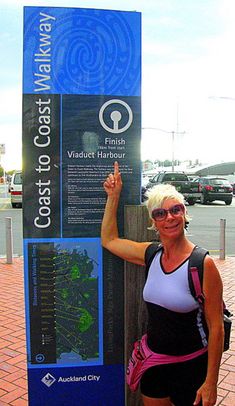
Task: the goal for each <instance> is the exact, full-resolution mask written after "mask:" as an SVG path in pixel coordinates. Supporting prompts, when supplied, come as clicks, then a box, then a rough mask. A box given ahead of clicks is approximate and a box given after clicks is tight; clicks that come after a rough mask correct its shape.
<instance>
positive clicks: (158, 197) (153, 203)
mask: <svg viewBox="0 0 235 406" xmlns="http://www.w3.org/2000/svg"><path fill="white" fill-rule="evenodd" d="M145 195H146V197H147V200H146V201H145V205H146V207H147V209H148V213H149V217H150V219H152V211H153V210H154V209H158V208H161V207H162V206H163V203H164V202H165V200H168V199H176V200H178V201H179V203H182V204H184V202H185V201H184V196H183V195H182V193H180V192H178V191H177V190H176V188H175V186H173V185H170V184H165V183H164V184H159V185H156V186H154V187H153V188H151V189H149V190H147V192H146V193H145ZM184 218H185V223H186V226H187V224H188V223H189V220H190V217H189V215H188V214H187V212H186V210H185V215H184ZM150 229H153V230H155V229H156V228H155V226H154V225H153V226H152V227H150Z"/></svg>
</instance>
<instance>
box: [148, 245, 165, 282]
mask: <svg viewBox="0 0 235 406" xmlns="http://www.w3.org/2000/svg"><path fill="white" fill-rule="evenodd" d="M161 249H162V245H161V243H159V242H153V243H152V244H150V245H149V246H148V247H147V248H146V251H145V257H144V262H145V278H146V279H147V276H148V271H149V268H150V265H151V263H152V261H153V258H154V257H155V255H156V253H157V252H158V251H160V250H161Z"/></svg>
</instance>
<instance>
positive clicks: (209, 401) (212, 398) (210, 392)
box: [193, 382, 217, 406]
mask: <svg viewBox="0 0 235 406" xmlns="http://www.w3.org/2000/svg"><path fill="white" fill-rule="evenodd" d="M216 398H217V387H216V385H209V384H208V383H206V382H204V383H203V385H202V386H201V387H200V388H199V389H198V391H197V395H196V399H195V401H194V403H193V405H194V406H196V405H198V404H199V403H200V401H202V406H213V405H215V404H216Z"/></svg>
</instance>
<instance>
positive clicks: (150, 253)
mask: <svg viewBox="0 0 235 406" xmlns="http://www.w3.org/2000/svg"><path fill="white" fill-rule="evenodd" d="M161 249H162V245H161V244H160V243H153V244H151V245H149V246H148V248H147V249H146V252H145V266H146V268H145V272H146V273H145V276H146V279H147V276H148V271H149V267H150V265H151V263H152V261H153V258H154V257H155V255H156V253H157V252H158V251H160V250H161ZM208 254H209V252H208V251H207V250H206V249H204V248H201V247H197V246H195V248H194V249H193V251H192V254H191V256H190V258H189V264H188V280H189V288H190V291H191V294H192V296H193V297H194V298H195V299H196V300H197V301H198V302H199V304H200V306H203V302H204V296H203V291H202V286H203V263H204V259H205V256H206V255H208ZM198 279H199V283H196V282H195V280H198ZM231 316H232V313H230V311H229V310H228V309H227V308H226V306H225V303H224V332H225V337H224V351H227V350H228V349H229V343H230V333H231V326H232V321H231V319H230V317H231Z"/></svg>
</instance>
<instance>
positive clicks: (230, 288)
mask: <svg viewBox="0 0 235 406" xmlns="http://www.w3.org/2000/svg"><path fill="white" fill-rule="evenodd" d="M215 262H216V264H217V266H218V268H219V270H220V273H221V276H222V279H223V283H224V299H225V302H226V304H227V306H228V308H229V309H230V310H231V311H232V312H233V313H234V314H235V302H234V284H235V277H234V275H235V257H228V258H226V259H225V260H220V259H218V258H215ZM0 286H1V295H0V406H6V405H11V406H26V405H28V394H27V373H26V349H25V318H24V287H23V259H22V258H14V259H13V264H6V259H5V258H0ZM233 324H234V323H233ZM234 382H235V328H234V325H233V331H232V342H231V348H230V350H229V351H227V352H226V353H224V354H223V359H222V364H221V369H220V378H219V385H218V400H217V403H216V405H220V406H234V405H235V386H234ZM42 406H46V405H42ZM68 406H69V405H68ZM87 406H89V405H87ZM114 406H119V405H115V404H114Z"/></svg>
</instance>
